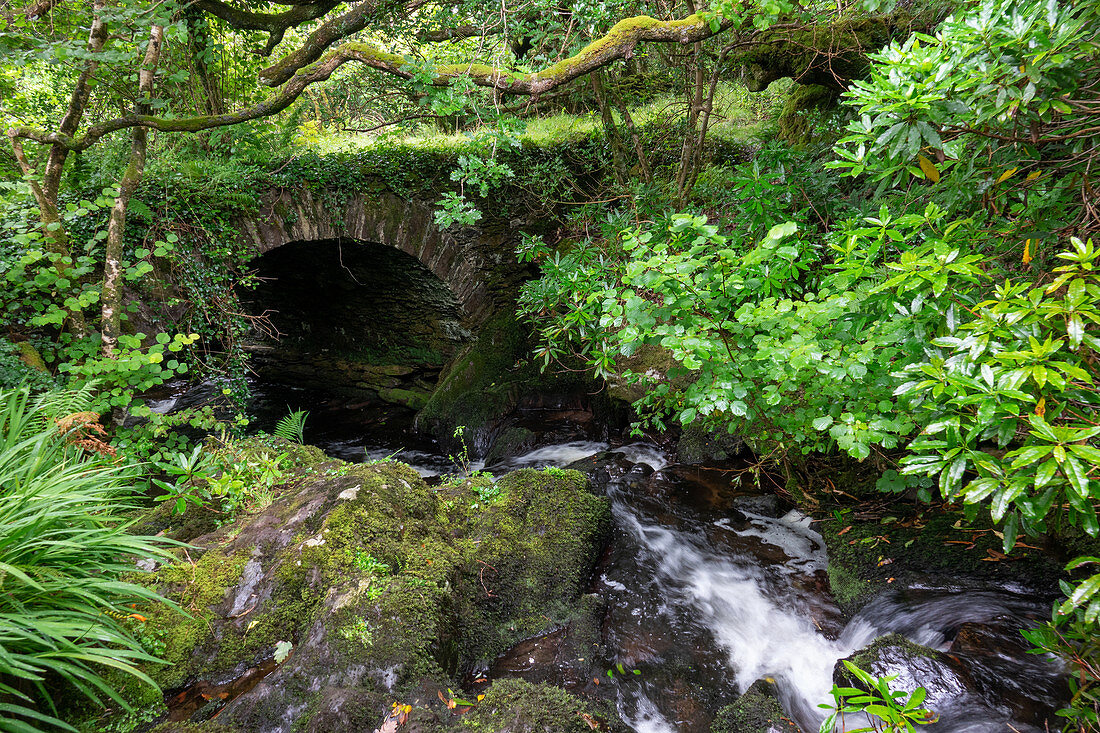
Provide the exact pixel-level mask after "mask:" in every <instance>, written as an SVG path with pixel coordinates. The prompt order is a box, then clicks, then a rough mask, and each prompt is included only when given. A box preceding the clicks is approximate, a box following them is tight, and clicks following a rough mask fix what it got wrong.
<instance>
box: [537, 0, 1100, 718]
mask: <svg viewBox="0 0 1100 733" xmlns="http://www.w3.org/2000/svg"><path fill="white" fill-rule="evenodd" d="M1098 29H1100V16H1098V15H1097V8H1096V6H1095V4H1092V3H1055V2H1036V1H1033V0H1032V1H1028V0H1024V1H1018V0H986V1H985V2H982V3H979V4H978V5H976V6H975V7H973V8H968V9H967V10H966V11H963V12H960V13H958V14H957V15H956V16H954V17H952V18H949V19H948V20H947V21H945V22H944V23H943V24H942V25H941V26H940V28H939V29H938V30H937V32H936V33H935V35H923V34H915V35H914V36H912V37H911V38H909V39H908V40H906V41H905V42H903V43H897V44H892V45H890V46H889V47H887V48H886V49H884V50H883V51H882V52H881V53H878V54H873V55H872V60H873V65H872V70H871V74H870V78H869V79H868V80H867V81H859V82H857V83H856V84H854V85H853V87H852V89H851V91H850V92H849V93H848V97H849V108H850V109H851V110H852V112H853V119H852V121H851V122H850V123H849V125H848V128H847V134H846V135H845V136H844V137H843V139H841V140H840V141H839V142H838V144H837V146H836V148H835V153H834V155H835V157H834V158H832V159H831V160H829V159H825V160H821V159H818V160H819V161H820V162H821V163H822V164H823V165H824V167H825V168H827V169H832V170H836V171H841V172H843V173H844V174H845V175H846V176H848V177H851V178H854V179H855V180H854V181H853V182H852V183H850V184H842V183H840V182H838V181H825V182H818V181H814V180H813V179H809V180H808V181H805V182H803V184H802V187H801V190H800V191H799V193H802V194H803V195H801V196H798V195H791V193H792V192H791V191H790V183H789V180H788V178H787V176H788V169H789V168H790V167H791V165H792V162H793V161H792V159H791V158H792V154H791V153H789V152H788V153H786V154H785V155H784V156H781V157H779V158H778V159H772V160H768V158H767V157H766V156H762V157H759V158H758V159H757V160H756V161H755V162H754V163H752V164H745V165H742V166H740V167H738V168H736V169H735V170H734V172H733V173H732V175H730V177H729V179H728V180H729V181H730V183H731V185H732V187H733V189H734V191H735V192H737V193H736V194H735V197H736V198H737V199H738V200H737V204H735V205H734V206H733V207H732V210H729V209H727V210H726V211H725V212H723V213H724V218H723V219H720V220H718V221H710V220H709V219H708V217H707V216H706V215H704V214H703V213H700V212H698V211H691V210H688V211H683V212H678V213H671V214H670V213H660V212H645V214H643V215H641V216H638V217H637V220H640V221H637V222H636V223H631V222H612V224H613V225H612V226H610V227H608V231H606V232H605V233H604V234H605V236H604V237H603V238H601V239H596V240H592V239H590V240H586V241H581V242H578V243H576V244H574V245H572V246H570V247H567V248H559V249H558V250H557V251H555V252H550V250H548V249H546V248H544V247H541V246H540V245H539V244H538V243H533V244H531V245H529V246H528V248H527V252H528V254H529V255H530V256H532V257H534V258H540V259H542V260H543V271H544V273H545V274H544V276H543V278H542V279H541V280H539V281H537V282H535V283H532V284H531V285H529V286H527V288H526V289H525V292H524V296H523V298H522V301H521V307H522V309H523V311H524V312H525V313H526V314H527V315H528V316H529V317H530V319H531V321H532V323H533V324H534V325H535V326H536V327H537V328H538V329H539V332H540V334H541V336H542V340H543V344H544V345H543V347H542V352H541V353H542V355H543V357H544V358H545V359H546V360H547V361H549V360H551V359H554V358H560V357H563V356H565V355H567V354H568V355H571V356H572V355H579V356H581V357H582V358H585V359H587V361H588V362H589V363H590V364H591V366H592V367H593V368H594V369H596V370H597V371H598V372H600V373H601V374H603V375H605V376H607V377H608V378H611V379H614V380H619V381H624V382H626V383H634V384H641V385H643V386H644V387H645V389H644V390H642V393H643V394H644V396H643V397H642V398H641V399H640V400H639V402H638V403H636V406H637V407H638V408H639V410H640V412H641V415H642V418H643V422H650V423H653V424H656V425H658V426H662V425H664V424H666V422H667V421H669V420H676V421H678V422H680V423H681V424H685V425H686V424H689V423H693V422H700V423H701V424H702V425H703V426H704V427H705V428H707V429H709V430H714V431H728V432H730V433H736V434H739V435H742V436H744V437H746V438H747V439H749V440H750V441H751V444H752V445H753V447H754V448H755V450H756V452H757V454H758V455H764V456H769V457H771V458H772V459H776V460H779V459H782V458H783V457H784V456H785V455H787V454H789V453H791V452H797V453H803V454H805V453H810V452H814V451H818V452H828V451H831V450H834V449H839V450H840V451H843V452H845V453H847V454H848V455H849V456H851V457H852V458H855V459H858V460H863V459H869V458H871V459H873V460H874V461H875V462H876V465H878V466H880V471H883V473H882V478H881V479H880V480H879V482H878V487H879V488H880V489H881V490H884V491H888V492H901V491H904V490H906V489H911V490H916V493H917V495H918V496H920V497H922V498H923V499H924V500H925V501H928V500H931V499H932V491H931V489H932V488H933V487H935V488H936V489H938V493H939V495H940V497H942V499H943V500H946V501H950V502H959V503H961V504H962V505H964V506H965V508H966V510H967V513H968V514H969V515H970V516H971V517H973V516H974V515H975V514H976V512H977V510H978V509H979V508H981V507H985V508H987V509H988V511H989V513H990V515H991V517H992V519H993V520H994V521H995V522H997V523H998V524H1000V525H1001V527H1002V529H1003V536H1004V549H1005V551H1006V552H1009V551H1011V550H1012V548H1013V547H1014V546H1015V545H1016V542H1017V537H1018V535H1019V534H1020V533H1021V532H1023V533H1028V534H1039V533H1051V534H1055V535H1058V534H1061V535H1062V536H1066V535H1068V534H1072V533H1073V532H1074V531H1078V532H1084V533H1085V535H1087V536H1088V537H1092V538H1095V537H1096V536H1097V534H1098V532H1100V524H1098V522H1097V519H1096V503H1097V501H1098V500H1100V481H1098V478H1097V476H1096V475H1095V474H1096V471H1097V468H1098V466H1100V441H1098V440H1097V436H1098V435H1100V428H1097V427H1096V424H1097V421H1098V418H1100V413H1098V408H1100V404H1098V402H1097V400H1096V376H1097V375H1096V369H1095V363H1096V354H1095V349H1096V348H1097V347H1098V346H1100V340H1098V337H1100V333H1098V328H1100V311H1097V309H1096V303H1097V297H1098V296H1100V287H1098V283H1097V281H1096V275H1095V271H1096V258H1097V250H1096V247H1095V245H1094V242H1093V239H1092V237H1094V236H1095V234H1096V232H1097V230H1098V224H1100V220H1098V219H1097V216H1096V210H1095V209H1094V204H1093V200H1092V199H1093V196H1092V190H1093V189H1092V186H1093V180H1094V178H1093V177H1092V176H1091V172H1092V167H1093V165H1094V163H1095V162H1096V160H1097V157H1098V150H1097V148H1096V145H1095V134H1094V132H1095V124H1096V114H1097V109H1098V107H1097V104H1098V101H1100V89H1098V88H1097V87H1096V79H1097V75H1096V73H1095V72H1096V69H1097V68H1098V63H1100V45H1098V37H1097V32H1098ZM798 157H799V156H798V155H797V154H793V158H794V159H797V158H798ZM765 161H766V162H767V164H770V170H767V171H766V172H765V173H764V174H763V176H761V172H760V167H761V165H762V163H763V162H765ZM761 179H764V180H765V181H766V184H764V185H763V186H762V185H761ZM807 186H815V187H816V190H815V191H814V192H813V193H811V194H808V195H807V194H806V193H805V188H806V187H807ZM762 188H763V189H764V190H761V189H762ZM833 197H840V198H842V199H843V200H844V201H846V202H847V204H846V206H847V209H846V210H844V209H843V207H836V206H834V207H833V209H834V210H833V211H831V212H828V213H827V214H825V213H823V212H821V211H817V210H815V209H814V208H813V206H814V204H813V202H814V201H827V200H829V199H830V198H833ZM761 201H766V202H768V204H770V205H771V206H770V207H769V206H768V205H767V204H765V205H763V206H762V205H761ZM872 202H874V203H872ZM776 204H779V205H778V206H776ZM615 223H618V226H614V224H615ZM662 360H671V364H672V365H673V366H672V368H671V369H669V368H654V364H660V363H662ZM900 448H907V452H905V453H900V452H899V451H898V450H896V449H900ZM899 459H900V460H899ZM1093 561H1094V558H1091V557H1086V558H1081V559H1079V560H1077V561H1075V562H1074V563H1071V566H1070V569H1071V570H1072V569H1076V568H1077V567H1079V566H1083V565H1087V564H1088V563H1090V562H1093ZM1098 590H1100V575H1097V576H1093V577H1091V578H1089V579H1087V580H1085V581H1083V582H1081V583H1080V584H1079V585H1077V586H1076V587H1072V586H1070V585H1066V592H1067V595H1068V599H1067V600H1066V601H1065V603H1064V604H1062V605H1061V606H1060V608H1059V609H1058V610H1059V613H1061V614H1071V615H1072V614H1073V613H1074V612H1075V611H1074V609H1078V608H1079V609H1086V608H1087V610H1083V611H1078V613H1080V614H1081V615H1080V616H1079V617H1078V620H1077V621H1075V622H1074V626H1073V628H1074V629H1080V628H1081V624H1082V623H1084V624H1093V626H1092V631H1090V632H1088V633H1089V634H1095V633H1096V629H1097V627H1096V626H1095V625H1094V624H1095V622H1096V621H1097V618H1098V615H1100V594H1098ZM1051 633H1052V636H1047V637H1041V640H1042V646H1044V647H1045V648H1055V647H1058V644H1057V643H1055V642H1053V641H1051V640H1052V639H1056V638H1059V637H1058V635H1057V633H1056V632H1054V631H1052V632H1051ZM1037 638H1039V637H1037ZM1061 648H1062V653H1063V654H1064V655H1065V656H1067V658H1069V659H1071V660H1073V661H1074V663H1075V664H1077V665H1078V668H1079V669H1080V672H1081V674H1080V677H1079V682H1078V683H1077V684H1078V687H1079V688H1081V690H1083V691H1081V690H1079V692H1078V695H1077V697H1075V704H1074V706H1073V707H1072V708H1071V709H1070V710H1069V711H1067V713H1066V714H1067V715H1069V716H1071V717H1075V718H1076V719H1077V721H1078V722H1079V723H1080V724H1082V725H1084V724H1085V721H1088V720H1092V721H1095V714H1096V713H1095V709H1094V707H1093V703H1092V702H1091V701H1092V700H1093V699H1094V697H1095V693H1091V692H1088V690H1089V688H1090V686H1091V685H1094V684H1095V683H1096V678H1095V676H1094V674H1093V672H1092V670H1095V653H1094V652H1091V653H1090V652H1087V651H1085V649H1086V648H1087V646H1086V647H1081V646H1079V645H1077V642H1076V641H1074V642H1068V641H1067V642H1065V646H1063V647H1061Z"/></svg>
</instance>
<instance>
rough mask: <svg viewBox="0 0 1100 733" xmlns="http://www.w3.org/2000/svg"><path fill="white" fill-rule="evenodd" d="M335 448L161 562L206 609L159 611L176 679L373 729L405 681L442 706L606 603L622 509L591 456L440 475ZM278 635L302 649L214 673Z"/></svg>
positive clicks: (278, 723)
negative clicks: (600, 590) (591, 594)
mask: <svg viewBox="0 0 1100 733" xmlns="http://www.w3.org/2000/svg"><path fill="white" fill-rule="evenodd" d="M325 465H326V466H327V468H326V467H322V468H323V470H320V471H318V472H316V473H314V474H305V475H303V476H302V478H301V480H299V481H298V482H294V483H292V484H291V485H290V486H288V487H285V488H284V493H283V494H282V495H280V496H278V497H277V498H276V500H275V501H274V502H273V503H272V504H271V505H270V506H269V507H268V508H267V509H265V510H263V511H261V512H259V513H258V514H255V515H251V516H244V517H241V518H240V519H238V521H237V522H235V523H233V524H229V525H226V526H224V527H221V528H219V529H218V530H216V531H214V532H212V533H210V534H207V535H205V536H203V537H199V538H196V539H195V540H194V541H193V544H194V545H196V546H197V547H196V549H190V550H189V551H188V554H187V555H186V556H182V555H181V558H180V562H179V563H176V564H169V565H166V566H164V567H161V568H159V569H158V570H157V571H156V572H155V573H153V574H152V575H150V576H148V577H147V582H148V583H149V584H150V585H151V586H152V587H154V588H155V589H157V590H158V591H159V592H162V593H164V594H165V595H167V596H169V597H171V598H173V599H174V600H176V601H177V602H178V603H179V604H180V605H181V606H182V607H184V608H186V609H187V610H188V611H189V613H190V614H191V617H190V618H187V617H183V616H180V615H179V614H174V613H170V612H168V611H167V610H165V609H157V610H155V611H150V612H149V613H150V615H151V616H152V618H150V624H151V626H152V627H153V628H158V629H163V630H164V632H165V640H166V649H165V654H164V655H165V658H166V659H168V660H169V661H170V662H172V663H173V664H172V666H170V667H166V668H157V669H155V670H153V671H152V673H153V674H154V675H155V676H157V677H158V681H159V682H160V683H161V684H162V686H164V687H165V688H166V689H173V690H177V691H182V692H186V690H187V688H189V687H191V686H193V685H196V684H200V685H205V687H203V688H201V689H205V690H206V691H208V692H209V691H211V690H213V691H214V694H213V695H211V697H213V698H214V707H215V708H217V707H218V706H219V702H218V701H221V700H224V702H225V703H226V705H225V709H224V710H221V711H220V713H218V720H219V721H220V722H221V723H223V724H227V725H231V726H235V727H237V728H239V729H240V730H242V731H270V732H275V731H289V730H291V728H292V727H293V728H294V730H302V731H312V732H314V733H322V732H325V731H351V730H355V731H369V730H373V729H374V728H376V727H377V726H378V725H379V724H380V723H381V721H382V720H383V718H384V717H385V715H386V714H387V713H388V710H389V704H390V702H392V701H393V700H395V699H400V700H424V701H427V702H426V703H425V704H430V705H431V706H432V711H431V715H437V716H438V715H439V710H435V709H434V708H435V707H437V706H438V707H442V709H443V710H446V707H445V706H443V702H442V700H440V699H439V697H438V693H440V692H441V691H443V690H447V689H449V688H452V687H453V688H455V689H456V690H457V689H459V685H458V683H457V682H456V680H457V679H458V677H459V676H460V675H461V671H462V670H463V669H465V668H470V667H475V666H478V665H481V664H483V663H484V661H483V660H488V659H492V658H493V657H495V656H496V655H498V654H499V653H500V652H502V651H504V650H505V649H507V648H508V647H510V646H512V645H514V644H515V643H516V642H517V641H519V640H521V639H524V638H528V637H532V636H535V635H539V634H545V633H547V631H549V630H553V629H559V628H563V627H568V628H578V627H580V626H581V625H582V620H583V619H585V618H591V617H593V615H594V611H593V609H592V608H590V607H589V606H590V605H591V604H589V603H586V602H585V601H584V599H581V600H580V601H578V598H579V597H580V594H581V592H582V591H583V589H584V586H585V585H586V584H587V581H588V578H589V576H590V573H591V570H592V567H593V565H594V563H595V562H596V560H597V558H598V557H599V554H600V550H601V548H602V546H603V543H604V542H605V539H606V535H607V532H608V524H609V516H608V515H609V512H608V504H607V501H606V500H605V499H600V498H598V497H596V496H594V495H593V494H591V493H589V491H588V490H587V485H586V481H585V479H584V477H583V476H581V475H580V474H578V473H576V472H572V471H554V472H540V471H533V470H523V471H517V472H514V473H512V474H509V475H507V476H504V477H502V478H501V479H500V480H499V481H498V482H497V483H496V484H495V485H494V484H491V483H489V480H488V479H487V478H483V479H470V480H467V481H465V482H463V483H458V484H450V485H444V486H441V487H439V488H438V489H432V488H431V487H429V486H428V485H427V484H425V483H424V481H423V480H422V479H421V478H420V476H419V475H418V474H417V473H416V472H415V471H413V470H412V469H411V468H409V467H407V466H404V465H403V464H398V463H393V462H388V461H384V462H380V463H376V464H374V465H350V464H342V463H339V462H333V463H330V464H325ZM478 482H481V483H478ZM280 642H290V643H292V644H293V647H292V649H291V651H290V653H289V656H288V657H287V658H286V659H285V661H282V662H281V663H278V664H274V665H271V666H272V667H274V669H273V671H271V672H270V674H268V675H267V676H266V677H263V678H262V679H252V680H250V682H249V686H248V689H245V690H240V689H238V688H232V687H218V686H216V685H214V683H212V682H210V681H216V680H229V681H230V684H232V681H233V680H236V679H238V678H241V677H242V675H253V678H255V677H256V675H255V674H254V672H253V668H255V667H256V666H257V665H261V664H268V665H270V664H271V663H270V660H271V659H272V658H273V657H274V656H275V654H276V649H277V648H279V647H282V648H283V649H284V650H285V649H286V644H285V643H280ZM212 685H213V686H212ZM225 690H232V692H227V693H226V694H225V695H224V697H223V696H222V695H221V694H220V693H221V692H222V691H225ZM558 692H562V694H565V693H564V692H563V691H560V690H559V691H558ZM546 694H547V695H551V694H553V693H546ZM203 699H205V698H203ZM215 712H218V710H217V709H211V710H207V709H205V707H204V708H203V709H201V710H200V713H201V715H202V717H208V716H209V715H212V714H213V713H215ZM431 715H428V716H427V718H431ZM194 719H195V718H194V717H192V720H194ZM443 719H445V718H443ZM582 723H583V721H582ZM425 730H427V728H425ZM516 730H527V728H516ZM531 730H535V728H532V729H531ZM538 730H541V729H538Z"/></svg>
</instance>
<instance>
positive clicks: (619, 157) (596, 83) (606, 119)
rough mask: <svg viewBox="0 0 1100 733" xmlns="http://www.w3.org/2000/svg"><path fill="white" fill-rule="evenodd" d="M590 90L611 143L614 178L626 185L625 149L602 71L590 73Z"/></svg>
mask: <svg viewBox="0 0 1100 733" xmlns="http://www.w3.org/2000/svg"><path fill="white" fill-rule="evenodd" d="M592 91H593V92H594V93H595V94H596V103H597V104H599V106H600V119H601V120H603V129H604V133H605V134H606V135H607V141H608V142H609V143H610V144H611V162H612V168H613V169H614V171H615V180H617V181H618V182H619V183H620V184H622V185H626V182H627V181H628V180H630V166H628V165H627V162H626V151H625V150H624V148H623V140H622V136H620V135H619V128H618V127H617V126H616V125H615V117H614V115H613V114H612V113H611V103H610V102H609V101H608V99H607V93H606V92H605V91H604V85H603V71H595V72H593V73H592Z"/></svg>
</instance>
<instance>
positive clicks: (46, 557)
mask: <svg viewBox="0 0 1100 733" xmlns="http://www.w3.org/2000/svg"><path fill="white" fill-rule="evenodd" d="M89 398H90V393H88V392H87V391H85V392H46V393H43V394H42V395H40V396H38V397H35V398H32V397H30V395H29V394H28V392H27V391H26V390H22V391H18V390H17V391H11V390H8V391H3V392H0V568H2V570H3V585H4V592H3V594H0V650H2V651H3V653H2V654H0V695H2V696H3V703H2V708H0V709H2V712H3V714H2V715H0V730H4V731H28V730H37V729H38V728H39V726H43V727H46V726H48V727H52V726H58V727H61V728H64V729H68V730H72V728H71V727H70V726H68V725H66V724H64V723H62V722H61V721H60V720H59V719H58V718H57V717H56V716H57V705H58V704H60V703H62V702H65V703H67V704H68V705H69V706H70V707H71V706H72V704H73V699H72V698H73V697H74V696H79V697H87V698H89V699H90V700H92V701H95V702H99V703H103V702H106V701H111V702H112V703H113V704H117V705H119V706H122V707H123V708H128V707H129V703H128V702H127V700H126V699H124V697H123V696H122V695H120V694H119V692H118V691H117V690H116V687H117V686H118V685H119V680H120V679H123V678H126V677H131V678H133V679H134V680H135V681H137V682H139V683H142V684H146V685H150V686H152V687H154V688H155V687H156V686H155V684H154V683H153V681H152V680H151V679H150V678H149V676H148V675H147V674H146V673H145V672H144V671H142V669H141V668H140V665H143V664H156V663H157V662H158V660H157V658H156V657H155V656H153V655H151V654H150V653H149V652H148V651H147V650H146V647H145V645H144V643H143V641H142V639H141V635H142V634H141V628H140V624H141V618H140V617H139V616H137V615H136V614H133V613H132V611H131V607H132V604H135V603H148V602H152V603H157V604H161V603H165V601H164V599H162V598H160V597H159V596H157V595H156V594H155V593H153V592H152V591H150V590H149V589H148V588H145V587H142V586H140V585H137V584H134V583H131V582H127V581H126V580H124V579H123V576H125V575H127V574H133V573H135V572H138V566H136V565H135V561H136V560H141V561H143V562H148V561H150V560H156V559H158V558H164V557H166V556H167V552H166V546H167V545H168V544H169V543H168V541H167V540H164V539H163V538H155V537H145V536H141V535H137V534H132V533H131V532H130V531H129V530H130V523H129V522H128V521H127V520H126V515H127V514H128V513H129V512H131V511H133V509H135V508H136V504H135V498H136V497H135V491H134V489H133V486H132V479H133V476H132V474H131V472H128V471H126V470H124V469H122V468H120V467H118V466H117V465H112V464H111V463H110V462H109V461H108V460H106V458H107V457H109V456H110V454H112V453H113V449H111V448H110V446H109V445H107V444H106V443H104V442H103V440H102V438H101V435H100V433H102V429H101V428H99V424H98V422H97V421H96V417H97V416H96V414H95V413H94V412H89V411H88V410H87V408H88V406H89V404H88V403H89V401H90V399H89ZM102 454H106V455H102Z"/></svg>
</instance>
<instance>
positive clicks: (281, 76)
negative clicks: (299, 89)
mask: <svg viewBox="0 0 1100 733" xmlns="http://www.w3.org/2000/svg"><path fill="white" fill-rule="evenodd" d="M393 4H394V2H393V0H362V2H360V3H359V4H357V5H354V6H352V8H351V9H350V10H348V11H347V12H346V13H343V14H342V15H338V16H337V17H335V18H332V19H331V20H328V21H326V22H324V23H322V24H321V26H320V27H319V28H317V30H315V31H313V32H312V33H310V34H309V37H308V38H306V40H305V42H304V43H302V45H301V47H300V48H298V50H296V51H294V52H293V53H289V54H287V55H286V56H284V57H283V58H281V59H279V60H278V61H276V62H275V63H274V64H272V65H271V66H269V67H267V68H266V69H263V70H262V71H261V72H260V81H261V82H263V83H264V84H267V85H268V86H273V87H277V86H280V85H282V84H285V83H286V82H287V81H288V80H289V79H290V78H291V77H292V76H294V74H295V73H296V72H298V71H299V70H300V69H303V68H304V67H306V66H308V65H309V64H312V63H313V62H315V61H317V60H318V59H320V58H321V56H322V55H323V54H324V53H325V49H327V48H328V47H329V46H331V45H332V44H333V43H336V42H337V41H339V40H340V39H341V38H347V37H348V36H350V35H352V34H353V33H358V32H359V31H361V30H363V29H364V28H366V27H367V25H368V24H369V23H370V22H371V21H372V20H375V19H376V18H377V16H378V15H379V14H380V13H381V11H382V10H384V9H385V8H388V7H392V6H393Z"/></svg>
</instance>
